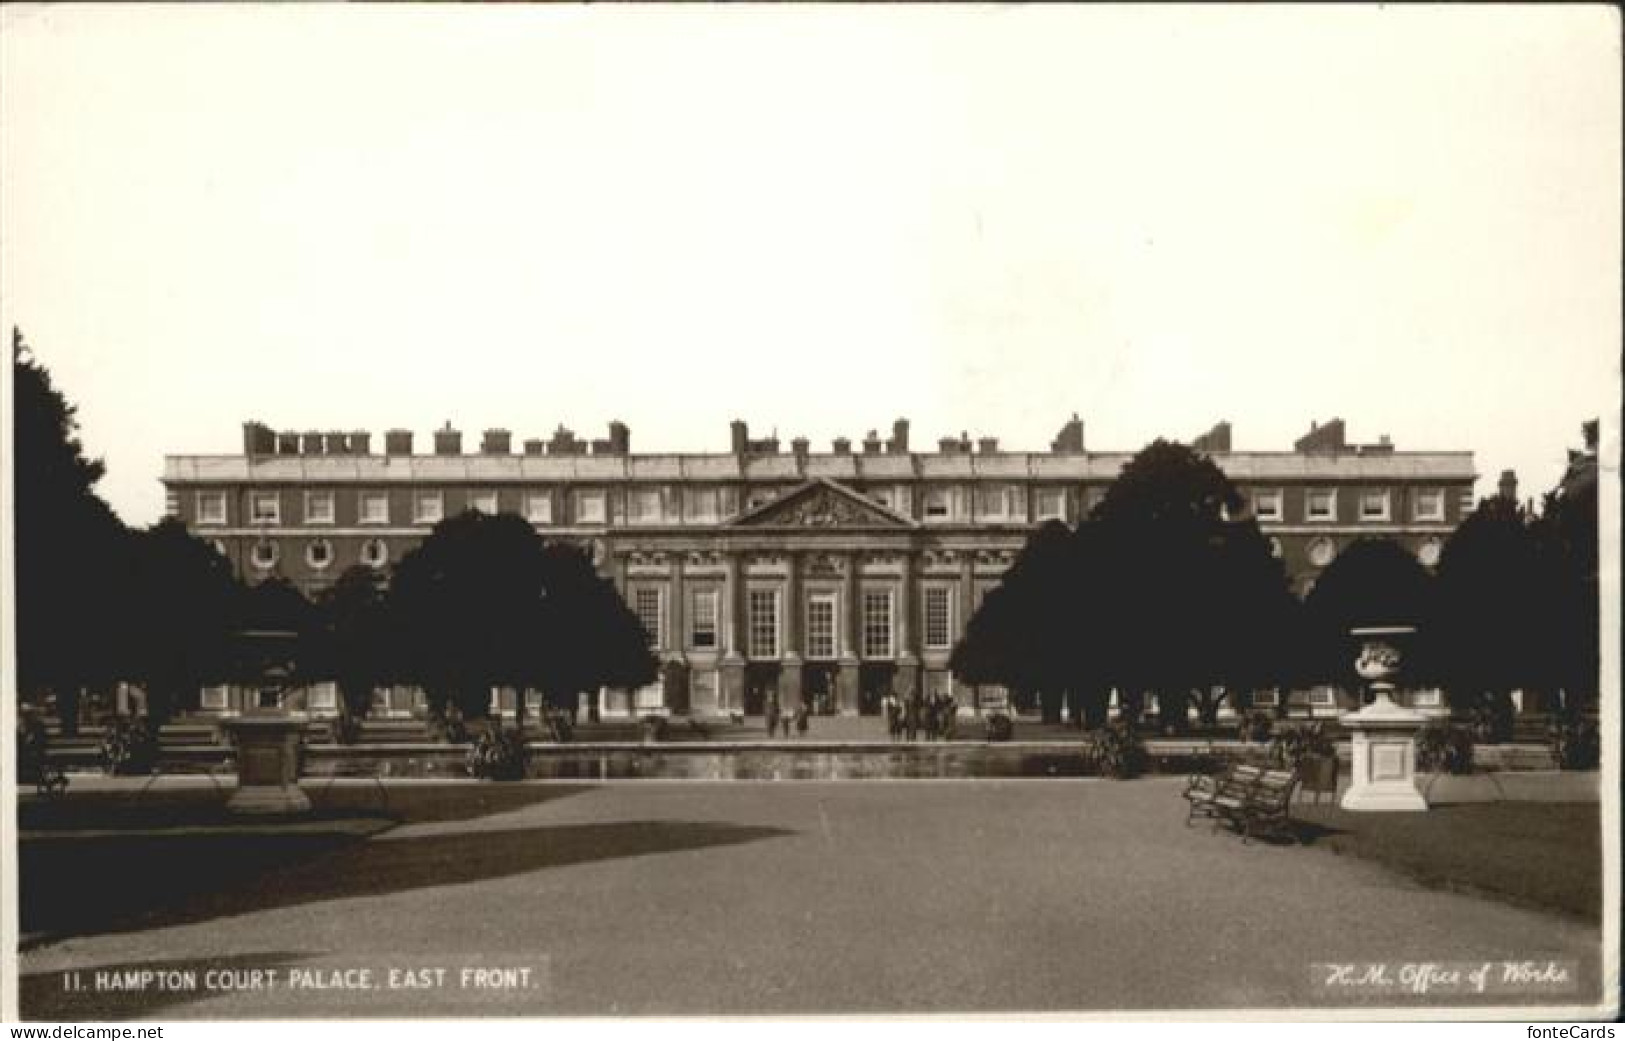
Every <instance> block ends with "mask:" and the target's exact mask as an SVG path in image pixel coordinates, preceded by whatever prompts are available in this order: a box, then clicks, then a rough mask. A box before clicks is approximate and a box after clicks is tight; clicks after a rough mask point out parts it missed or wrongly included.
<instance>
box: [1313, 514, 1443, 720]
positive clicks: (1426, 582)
mask: <svg viewBox="0 0 1625 1041" xmlns="http://www.w3.org/2000/svg"><path fill="white" fill-rule="evenodd" d="M1304 609H1305V611H1306V614H1307V623H1308V624H1307V627H1306V632H1305V636H1306V639H1307V641H1308V647H1307V648H1306V655H1305V659H1304V677H1305V678H1307V679H1309V680H1311V681H1315V682H1322V683H1335V684H1338V685H1339V686H1342V687H1344V688H1345V689H1348V690H1360V689H1362V686H1363V681H1362V680H1361V679H1360V678H1359V676H1358V674H1356V673H1355V671H1354V658H1355V652H1356V647H1355V644H1354V638H1353V637H1352V636H1350V635H1349V631H1350V630H1351V629H1354V628H1368V627H1374V626H1413V627H1415V628H1416V630H1417V634H1416V637H1415V639H1414V640H1412V641H1410V643H1409V646H1408V647H1407V648H1406V651H1405V663H1404V669H1405V674H1406V676H1407V678H1408V679H1410V680H1411V681H1413V682H1417V681H1426V680H1428V679H1431V678H1432V677H1433V676H1434V675H1435V674H1436V666H1435V662H1434V644H1435V642H1436V641H1435V633H1434V631H1433V625H1434V620H1435V616H1436V613H1435V602H1434V588H1433V576H1431V575H1429V574H1428V572H1427V569H1426V568H1424V567H1423V566H1422V564H1421V562H1420V561H1418V560H1417V559H1416V558H1415V557H1414V556H1412V555H1411V553H1410V551H1409V550H1407V549H1406V548H1405V547H1404V546H1402V545H1400V544H1399V543H1397V542H1395V541H1393V540H1392V539H1383V538H1363V539H1357V540H1355V541H1354V542H1353V543H1352V544H1351V545H1350V546H1349V547H1348V548H1347V549H1345V550H1344V551H1343V552H1342V553H1340V554H1338V557H1337V559H1336V560H1334V561H1332V562H1331V564H1330V565H1328V566H1327V568H1326V570H1325V571H1324V572H1323V573H1322V574H1321V576H1320V579H1319V581H1317V582H1316V583H1315V587H1314V589H1313V590H1311V591H1310V593H1309V596H1308V598H1307V600H1305V602H1304Z"/></svg>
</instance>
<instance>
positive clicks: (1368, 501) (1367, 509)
mask: <svg viewBox="0 0 1625 1041" xmlns="http://www.w3.org/2000/svg"><path fill="white" fill-rule="evenodd" d="M1388 515H1389V513H1388V491H1387V489H1383V490H1381V491H1365V492H1361V493H1360V519H1361V520H1362V521H1385V520H1387V519H1388Z"/></svg>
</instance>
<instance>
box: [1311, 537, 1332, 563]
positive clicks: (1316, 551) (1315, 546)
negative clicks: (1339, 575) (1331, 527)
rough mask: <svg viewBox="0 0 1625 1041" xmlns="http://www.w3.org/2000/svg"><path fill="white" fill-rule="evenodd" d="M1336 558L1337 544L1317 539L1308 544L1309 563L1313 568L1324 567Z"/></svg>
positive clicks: (1328, 540) (1329, 540)
mask: <svg viewBox="0 0 1625 1041" xmlns="http://www.w3.org/2000/svg"><path fill="white" fill-rule="evenodd" d="M1335 556H1337V543H1335V542H1333V541H1332V540H1331V539H1327V538H1319V539H1316V540H1315V541H1313V542H1311V543H1309V563H1311V564H1313V565H1315V567H1325V566H1326V565H1327V564H1330V563H1331V562H1332V558H1333V557H1335Z"/></svg>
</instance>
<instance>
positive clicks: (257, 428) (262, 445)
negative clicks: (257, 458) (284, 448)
mask: <svg viewBox="0 0 1625 1041" xmlns="http://www.w3.org/2000/svg"><path fill="white" fill-rule="evenodd" d="M275 453H276V434H275V433H273V432H272V430H271V428H270V427H268V426H266V425H265V424H264V423H261V422H260V421H259V420H257V419H256V420H250V421H249V422H247V423H244V424H243V454H244V455H274V454H275Z"/></svg>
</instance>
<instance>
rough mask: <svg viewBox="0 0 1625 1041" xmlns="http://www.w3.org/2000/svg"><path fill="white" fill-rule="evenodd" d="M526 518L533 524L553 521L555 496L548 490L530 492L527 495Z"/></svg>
mask: <svg viewBox="0 0 1625 1041" xmlns="http://www.w3.org/2000/svg"><path fill="white" fill-rule="evenodd" d="M525 519H526V520H528V521H530V522H531V523H532V524H552V523H553V496H551V495H549V494H548V493H547V492H530V493H529V494H527V495H526V496H525Z"/></svg>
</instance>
